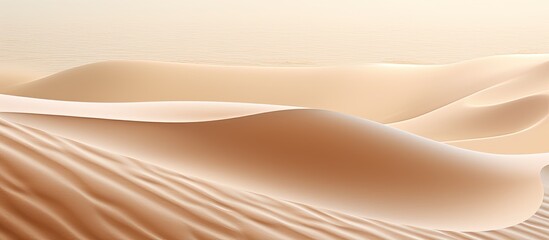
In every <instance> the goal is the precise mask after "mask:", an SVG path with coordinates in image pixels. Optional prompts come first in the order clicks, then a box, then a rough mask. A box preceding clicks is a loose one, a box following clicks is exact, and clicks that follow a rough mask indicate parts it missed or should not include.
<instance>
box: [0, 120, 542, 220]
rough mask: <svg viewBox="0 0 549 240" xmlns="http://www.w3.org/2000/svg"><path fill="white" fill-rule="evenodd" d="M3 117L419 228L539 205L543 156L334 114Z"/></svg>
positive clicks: (521, 215)
mask: <svg viewBox="0 0 549 240" xmlns="http://www.w3.org/2000/svg"><path fill="white" fill-rule="evenodd" d="M2 116H3V117H4V118H6V119H9V120H11V121H15V122H18V123H22V124H25V125H28V126H32V127H36V128H39V129H43V130H46V131H48V132H50V133H54V134H58V135H60V136H64V137H67V138H70V139H74V140H77V141H81V142H84V143H88V144H92V145H94V146H98V147H101V148H104V149H109V150H110V151H114V152H116V153H119V154H122V155H125V156H130V157H134V158H139V159H154V164H157V165H159V166H164V167H167V168H170V169H176V170H177V171H179V172H181V173H183V174H186V175H190V176H197V177H200V178H204V179H208V180H211V181H215V182H220V183H224V184H228V185H229V186H233V187H238V188H242V189H245V190H249V191H253V192H257V193H262V194H268V195H269V196H274V197H278V198H282V199H289V200H293V201H297V202H302V203H308V204H314V205H315V206H321V207H325V208H330V209H334V210H339V211H344V212H348V213H354V214H359V215H362V216H365V217H371V218H374V219H380V220H385V221H390V222H394V223H403V224H410V225H414V226H422V227H428V228H436V229H454V230H486V229H494V228H501V227H505V226H510V225H514V224H517V223H519V222H521V221H523V220H526V219H527V218H528V217H529V216H531V215H532V214H533V213H534V212H535V211H536V210H537V208H538V207H539V203H540V201H541V196H542V190H541V188H542V187H541V184H540V182H539V177H538V174H539V169H540V168H541V166H543V164H544V163H545V162H544V161H543V158H541V157H539V156H517V157H506V156H498V155H488V154H481V153H474V152H469V151H466V150H461V149H457V148H452V147H449V146H447V145H444V144H440V143H437V142H433V141H429V140H427V139H423V138H419V137H416V136H413V135H410V134H407V133H405V132H401V131H398V130H395V129H391V128H389V127H386V126H383V125H380V124H376V123H373V122H369V121H366V120H363V119H359V118H353V117H350V116H346V115H342V114H337V113H332V112H327V111H320V110H283V111H276V112H269V113H263V114H257V115H252V116H246V117H240V118H233V119H227V120H219V121H210V122H200V123H153V122H133V121H117V120H104V119H89V118H77V117H61V116H48V115H34V114H2ZM158 142H162V143H163V144H157V143H158ZM251 146H253V147H251ZM395 147H398V149H399V151H394V148H395ZM540 158H541V159H540ZM463 176H467V178H464V177H463ZM507 183H508V184H507ZM504 186H505V187H504ZM303 189H307V191H306V192H304V191H303ZM402 199H407V200H406V201H402ZM519 203H520V204H519ZM510 205H513V206H515V207H514V208H509V206H510ZM480 212H482V214H479V213H480ZM503 213H505V214H503ZM502 215H504V216H506V217H505V218H502V217H501V216H502ZM441 219H444V220H441Z"/></svg>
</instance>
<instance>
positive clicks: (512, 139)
mask: <svg viewBox="0 0 549 240" xmlns="http://www.w3.org/2000/svg"><path fill="white" fill-rule="evenodd" d="M548 76H549V64H547V63H546V64H542V65H540V66H538V67H536V68H534V69H532V70H531V71H529V72H528V73H527V74H524V75H522V76H519V77H517V78H514V79H510V80H508V81H506V82H503V83H500V84H498V85H495V86H493V87H490V88H487V89H485V90H483V91H480V92H478V93H475V94H473V95H471V96H468V97H466V98H463V99H461V100H459V101H457V102H455V103H452V104H449V105H448V106H445V107H443V108H440V109H437V110H435V111H433V112H430V113H427V114H425V115H422V116H419V117H416V118H414V119H411V120H407V121H403V122H398V123H395V124H391V126H394V127H397V128H400V129H403V130H406V131H409V132H413V133H416V134H419V135H422V136H425V137H429V138H432V139H435V140H438V141H447V142H448V143H451V144H454V145H456V146H460V147H465V148H470V149H474V150H478V151H488V152H497V153H533V152H549V141H548V136H549V122H548V116H549V81H548V80H549V78H548Z"/></svg>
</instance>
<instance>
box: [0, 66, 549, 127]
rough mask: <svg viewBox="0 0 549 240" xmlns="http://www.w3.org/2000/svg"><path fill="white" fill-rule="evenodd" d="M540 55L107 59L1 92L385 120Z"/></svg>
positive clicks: (512, 71)
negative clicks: (323, 62)
mask: <svg viewBox="0 0 549 240" xmlns="http://www.w3.org/2000/svg"><path fill="white" fill-rule="evenodd" d="M547 61H549V55H507V56H495V57H487V58H480V59H474V60H469V61H464V62H459V63H455V64H448V65H399V64H369V65H362V66H346V67H343V66H341V67H234V66H210V65H194V64H177V63H160V62H146V61H109V62H100V63H95V64H90V65H85V66H81V67H77V68H74V69H70V70H67V71H64V72H60V73H58V74H54V75H51V76H49V77H46V78H43V79H39V80H36V81H32V82H29V83H25V84H19V85H17V86H13V87H10V88H7V89H5V90H4V91H2V93H5V94H10V95H17V96H27V97H35V98H45V99H57V100H68V101H80V102H133V101H141V102H143V101H176V100H184V101H221V102H248V103H261V104H273V105H287V106H301V107H307V108H315V109H326V110H332V111H337V112H342V113H346V114H351V115H356V116H360V117H363V118H367V119H371V120H374V121H378V122H383V123H389V122H397V121H402V120H406V119H410V118H413V117H416V116H419V115H422V114H425V113H426V112H430V111H433V110H435V109H438V108H440V107H443V106H445V105H448V104H449V103H451V102H454V101H457V100H459V99H461V98H463V97H466V96H468V95H471V94H472V93H474V92H477V91H481V90H483V89H485V88H488V87H491V86H494V85H496V84H499V83H501V82H505V81H507V80H509V79H513V78H516V77H518V76H522V75H525V74H528V73H529V72H530V71H531V70H532V69H536V67H538V66H540V65H543V64H545V63H546V62H547ZM464 82H467V84H464ZM425 86H429V87H425ZM444 89H452V91H444ZM380 103H382V104H380Z"/></svg>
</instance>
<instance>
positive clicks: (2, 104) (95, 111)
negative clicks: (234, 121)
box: [0, 94, 299, 122]
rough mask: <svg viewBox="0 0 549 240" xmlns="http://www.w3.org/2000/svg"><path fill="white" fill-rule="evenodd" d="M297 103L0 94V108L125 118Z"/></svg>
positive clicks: (223, 115)
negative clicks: (75, 98) (97, 99)
mask: <svg viewBox="0 0 549 240" xmlns="http://www.w3.org/2000/svg"><path fill="white" fill-rule="evenodd" d="M298 108H299V107H290V106H277V105H266V104H254V103H230V102H193V101H178V102H171V101H170V102H168V101H165V102H131V103H91V102H68V101H55V100H47V99H36V98H27V97H17V96H10V95H3V94H0V112H4V113H6V112H11V113H35V114H50V115H59V116H77V117H87V118H104V119H113V120H128V121H151V122H201V121H213V120H221V119H229V118H235V117H242V116H247V115H254V114H258V113H264V112H272V111H279V110H287V109H298Z"/></svg>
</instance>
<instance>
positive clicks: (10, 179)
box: [0, 120, 549, 239]
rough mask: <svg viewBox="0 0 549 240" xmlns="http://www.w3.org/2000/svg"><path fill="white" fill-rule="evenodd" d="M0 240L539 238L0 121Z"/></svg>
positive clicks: (540, 219)
mask: <svg viewBox="0 0 549 240" xmlns="http://www.w3.org/2000/svg"><path fill="white" fill-rule="evenodd" d="M0 139H1V141H0V149H1V151H0V160H1V161H0V164H1V165H0V166H1V168H0V171H1V174H0V186H1V188H0V189H1V191H0V194H1V195H0V196H1V197H0V212H1V213H2V214H0V237H1V238H2V239H544V238H546V237H547V236H548V234H549V233H548V232H547V229H548V228H549V216H548V215H547V214H546V213H547V211H548V210H549V196H545V197H544V203H543V204H542V206H541V208H540V210H538V212H537V213H536V214H535V215H534V216H532V217H531V218H530V219H529V220H527V221H525V222H524V223H521V224H519V225H516V226H513V227H510V228H506V229H501V230H497V231H490V232H467V233H465V232H447V231H436V230H428V229H420V228H415V227H408V226H402V225H395V224H391V223H386V222H381V221H375V220H369V219H364V218H358V217H353V216H350V215H345V214H341V213H337V212H332V211H327V210H322V209H318V208H315V207H312V206H309V205H303V204H297V203H292V202H287V201H281V200H277V199H273V198H270V197H267V196H262V195H257V194H253V193H248V192H243V191H237V190H233V189H231V188H228V187H224V186H219V185H216V184H211V183H208V182H205V181H202V180H198V179H194V178H189V177H185V176H184V175H181V174H178V173H177V172H174V171H170V170H166V169H164V168H160V167H155V166H153V165H150V164H148V163H145V162H142V161H137V160H133V159H129V158H126V157H122V156H119V155H115V154H111V153H107V152H105V151H102V150H98V149H96V148H93V147H89V146H87V145H84V144H80V143H77V142H74V141H70V140H66V139H63V138H59V137H55V136H52V135H50V134H47V133H44V132H42V131H37V130H34V129H30V128H27V127H22V126H19V125H16V124H13V123H10V122H7V121H5V120H0Z"/></svg>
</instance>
